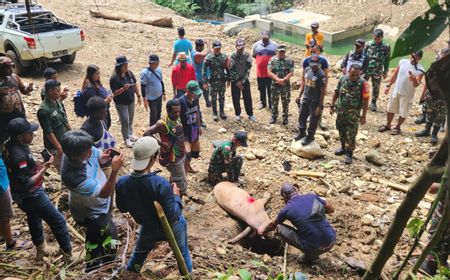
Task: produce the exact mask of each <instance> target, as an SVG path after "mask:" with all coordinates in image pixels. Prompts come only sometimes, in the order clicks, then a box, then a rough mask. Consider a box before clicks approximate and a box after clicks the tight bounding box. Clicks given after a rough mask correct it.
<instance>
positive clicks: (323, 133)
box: [316, 130, 331, 141]
mask: <svg viewBox="0 0 450 280" xmlns="http://www.w3.org/2000/svg"><path fill="white" fill-rule="evenodd" d="M316 134H317V135H320V136H322V137H323V138H324V139H325V140H327V141H328V140H330V138H331V134H330V132H329V131H323V130H317V131H316Z"/></svg>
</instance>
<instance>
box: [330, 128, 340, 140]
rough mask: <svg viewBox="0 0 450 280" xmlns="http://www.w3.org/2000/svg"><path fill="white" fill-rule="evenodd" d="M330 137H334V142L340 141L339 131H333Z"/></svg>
mask: <svg viewBox="0 0 450 280" xmlns="http://www.w3.org/2000/svg"><path fill="white" fill-rule="evenodd" d="M330 135H331V137H332V138H333V139H334V140H336V141H338V140H339V131H337V130H331V131H330Z"/></svg>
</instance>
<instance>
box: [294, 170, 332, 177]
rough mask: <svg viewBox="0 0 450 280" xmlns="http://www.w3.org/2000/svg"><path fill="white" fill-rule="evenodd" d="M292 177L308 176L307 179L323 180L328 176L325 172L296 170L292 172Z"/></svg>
mask: <svg viewBox="0 0 450 280" xmlns="http://www.w3.org/2000/svg"><path fill="white" fill-rule="evenodd" d="M290 174H291V175H294V176H306V177H317V178H323V177H325V176H326V174H325V173H323V172H314V171H308V170H294V171H291V172H290Z"/></svg>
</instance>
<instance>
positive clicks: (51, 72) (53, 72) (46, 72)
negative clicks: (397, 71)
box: [44, 67, 58, 79]
mask: <svg viewBox="0 0 450 280" xmlns="http://www.w3.org/2000/svg"><path fill="white" fill-rule="evenodd" d="M57 73H58V72H56V70H55V69H53V68H52V67H47V68H45V70H44V77H45V78H46V79H50V78H51V77H52V76H53V75H56V74H57Z"/></svg>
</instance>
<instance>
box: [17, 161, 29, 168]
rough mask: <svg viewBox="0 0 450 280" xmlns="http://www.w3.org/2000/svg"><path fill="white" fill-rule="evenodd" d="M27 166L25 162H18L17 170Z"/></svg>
mask: <svg viewBox="0 0 450 280" xmlns="http://www.w3.org/2000/svg"><path fill="white" fill-rule="evenodd" d="M27 166H28V164H27V162H26V161H21V162H19V168H20V169H23V168H26V167H27Z"/></svg>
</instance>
